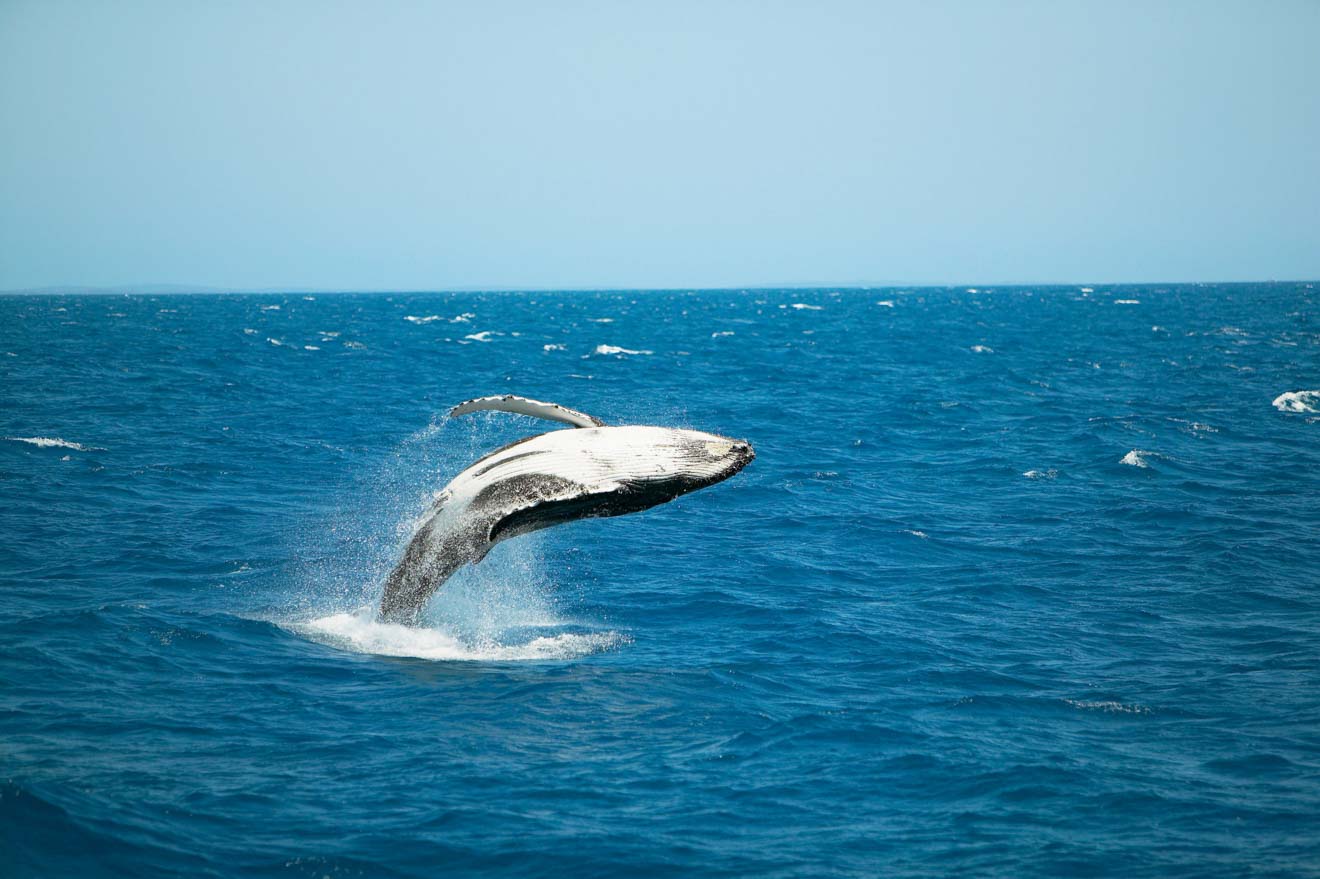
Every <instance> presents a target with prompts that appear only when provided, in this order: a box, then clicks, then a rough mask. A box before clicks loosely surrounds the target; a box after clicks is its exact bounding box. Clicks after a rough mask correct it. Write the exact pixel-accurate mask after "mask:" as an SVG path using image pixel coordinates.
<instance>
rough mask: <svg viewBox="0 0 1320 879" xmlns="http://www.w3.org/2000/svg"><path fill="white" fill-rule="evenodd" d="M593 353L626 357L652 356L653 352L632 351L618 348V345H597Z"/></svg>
mask: <svg viewBox="0 0 1320 879" xmlns="http://www.w3.org/2000/svg"><path fill="white" fill-rule="evenodd" d="M593 353H596V354H618V355H626V354H654V353H655V352H654V351H646V350H637V351H634V350H632V349H631V348H620V347H619V346H618V345H597V346H596V350H595V352H593Z"/></svg>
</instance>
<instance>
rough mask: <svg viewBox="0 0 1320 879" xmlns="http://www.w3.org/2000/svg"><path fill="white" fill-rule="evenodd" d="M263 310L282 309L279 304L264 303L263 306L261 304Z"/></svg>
mask: <svg viewBox="0 0 1320 879" xmlns="http://www.w3.org/2000/svg"><path fill="white" fill-rule="evenodd" d="M261 310H262V311H279V310H280V307H279V306H278V305H263V306H261Z"/></svg>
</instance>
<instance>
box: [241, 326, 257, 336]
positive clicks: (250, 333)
mask: <svg viewBox="0 0 1320 879" xmlns="http://www.w3.org/2000/svg"><path fill="white" fill-rule="evenodd" d="M243 333H244V334H245V335H248V336H255V335H256V334H257V331H256V330H254V329H252V328H251V327H243Z"/></svg>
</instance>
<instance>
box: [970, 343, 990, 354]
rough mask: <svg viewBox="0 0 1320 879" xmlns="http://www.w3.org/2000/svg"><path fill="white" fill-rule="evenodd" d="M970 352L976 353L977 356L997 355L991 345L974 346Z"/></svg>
mask: <svg viewBox="0 0 1320 879" xmlns="http://www.w3.org/2000/svg"><path fill="white" fill-rule="evenodd" d="M970 350H972V351H975V352H976V353H977V354H993V353H995V349H994V348H991V347H990V346H989V345H973V346H972V347H971V349H970Z"/></svg>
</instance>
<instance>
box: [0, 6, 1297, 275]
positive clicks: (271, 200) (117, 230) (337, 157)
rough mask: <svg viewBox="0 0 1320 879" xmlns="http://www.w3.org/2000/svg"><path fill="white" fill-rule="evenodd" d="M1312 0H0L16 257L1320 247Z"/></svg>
mask: <svg viewBox="0 0 1320 879" xmlns="http://www.w3.org/2000/svg"><path fill="white" fill-rule="evenodd" d="M1318 51H1320V3H1316V2H1286V0H1272V2H1266V3H1232V2H1187V3H1159V2H1152V3H1115V2H1103V3H1102V2H1095V3H1068V2H1061V0H1046V2H1039V3H1031V2H1025V3H1002V4H1001V3H990V2H976V3H973V2H967V3H937V2H936V3H926V2H920V3H919V2H911V3H904V4H886V3H879V2H876V3H856V4H852V3H816V2H811V3H808V2H797V3H774V2H764V3H706V2H701V3H681V2H663V3H662V2H655V3H651V4H638V3H614V2H610V3H605V2H602V3H594V4H586V3H559V2H556V3H531V2H528V3H499V2H480V3H471V2H469V3H461V4H460V3H453V4H444V3H438V2H437V3H417V4H411V3H381V4H374V3H365V2H362V3H323V2H315V3H312V2H308V3H298V2H269V3H266V2H262V3H256V2H253V3H241V2H240V3H225V4H221V3H193V2H173V0H171V2H161V3H140V2H131V0H128V2H116V3H101V2H92V0H88V2H80V3H66V2H60V0H35V2H13V0H0V235H2V236H3V238H2V241H0V289H5V288H8V289H13V288H30V287H39V286H45V285H121V284H138V283H178V284H195V285H208V286H221V287H231V288H298V289H446V288H460V287H472V286H503V287H573V286H628V287H657V286H697V285H702V286H739V285H750V284H765V283H775V282H795V281H802V282H822V283H829V284H840V283H846V282H851V281H899V282H908V283H918V282H935V283H938V282H956V283H972V282H980V283H986V284H993V283H1006V282H1012V281H1022V282H1032V281H1037V282H1046V281H1076V282H1084V281H1123V280H1131V281H1137V280H1251V279H1268V278H1291V279H1296V278H1317V277H1320V66H1317V57H1318V56H1317V52H1318Z"/></svg>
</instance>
